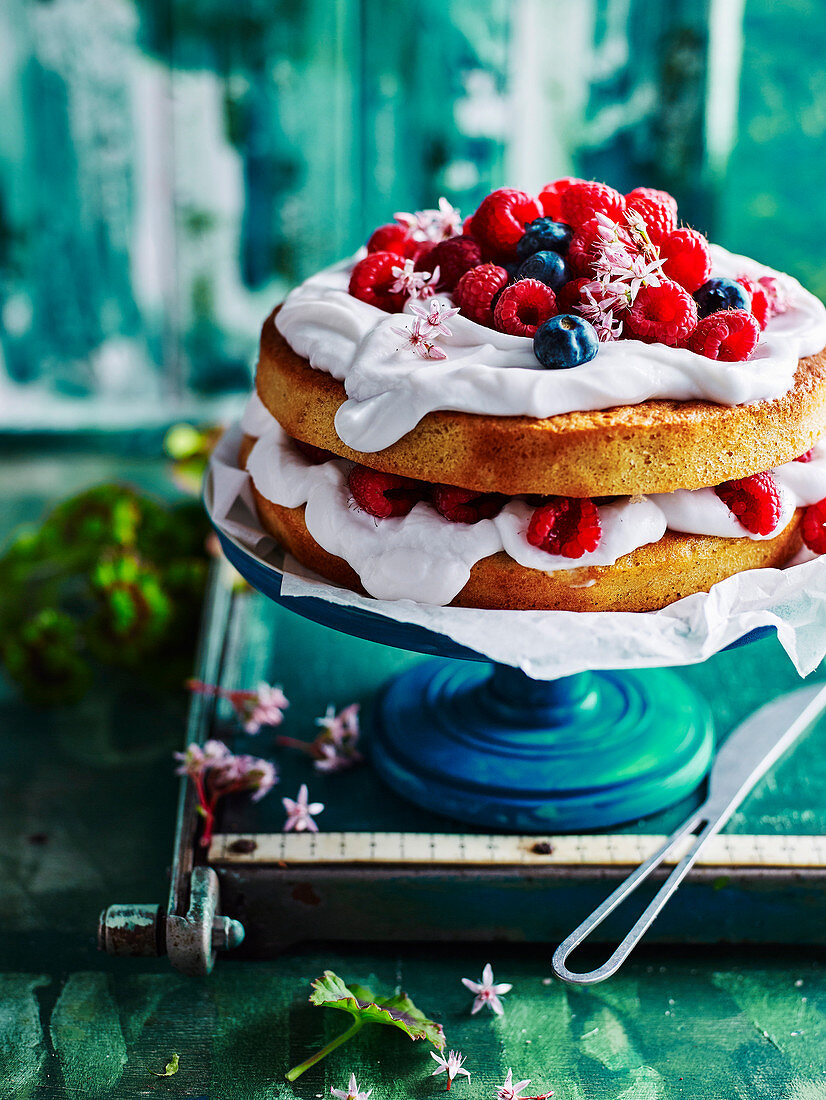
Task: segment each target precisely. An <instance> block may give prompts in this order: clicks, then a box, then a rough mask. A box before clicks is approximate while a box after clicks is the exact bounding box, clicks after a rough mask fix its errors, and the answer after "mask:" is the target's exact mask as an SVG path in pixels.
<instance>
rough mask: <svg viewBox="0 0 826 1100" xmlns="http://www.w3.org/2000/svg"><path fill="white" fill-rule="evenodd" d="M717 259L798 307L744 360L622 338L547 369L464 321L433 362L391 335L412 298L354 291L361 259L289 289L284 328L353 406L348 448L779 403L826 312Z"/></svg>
mask: <svg viewBox="0 0 826 1100" xmlns="http://www.w3.org/2000/svg"><path fill="white" fill-rule="evenodd" d="M711 252H712V261H713V269H714V274H715V275H721V276H726V277H736V276H739V275H748V276H750V277H752V278H759V277H760V276H761V275H773V276H775V277H776V278H777V279H778V280H779V281H780V283H781V284H782V287H783V288H784V290H785V291H786V293H787V295H788V298H789V304H790V308H789V310H788V311H787V312H786V313H784V314H781V315H780V316H778V317H774V318H772V320H771V321H770V322H769V324H768V326H767V328H766V330H765V332H764V333H763V334H762V336H761V339H760V342H759V344H758V346H757V348H756V350H755V352H754V355H753V357H752V358H751V359H750V360H748V361H747V362H744V363H722V362H718V361H717V360H713V359H707V358H706V357H705V356H703V355H696V354H695V353H694V352H691V351H688V350H686V349H682V348H671V347H666V345H664V344H643V343H641V342H640V341H639V340H619V341H616V342H613V343H605V344H601V345H600V348H599V352H598V354H597V355H596V357H595V358H594V359H592V360H591V361H590V363H584V364H582V365H581V366H579V367H573V368H571V369H570V370H543V369H541V368H540V367H539V364H538V363H537V360H536V357H535V356H534V354H533V341H532V340H531V339H530V338H528V337H524V336H510V335H508V334H507V333H502V332H496V331H494V330H493V329H489V328H485V327H484V326H482V325H477V324H476V323H475V322H474V321H470V320H468V318H466V317H462V316H461V315H457V316H455V317H452V318H451V319H450V321H449V325H448V327H449V328H450V329H451V333H452V334H451V335H450V336H446V337H441V338H440V339H439V341H438V345H439V347H440V348H442V349H443V351H444V352H445V353H446V355H447V359H445V360H440V361H434V360H424V359H421V358H419V357H418V356H416V355H415V353H414V352H413V351H412V350H410V349H409V348H408V347H404V338H403V337H401V336H399V334H398V333H395V332H393V329H394V328H396V327H399V326H400V325H401V324H402V323H403V322H404V320H405V317H406V315H407V319H408V320H409V311H410V306H411V303H410V302H408V303H407V304H406V305H405V313H404V314H390V313H385V312H384V311H383V310H380V309H377V308H376V307H375V306H371V305H368V304H367V303H366V302H362V301H360V300H359V299H358V298H354V297H353V296H352V295H351V294H350V293H349V292H348V289H347V288H348V284H349V278H350V270H351V268H352V266H353V262H354V260H353V259H350V260H348V261H346V262H345V263H343V264H338V265H337V266H335V267H331V268H328V269H327V270H325V271H321V272H319V273H318V274H317V275H314V276H313V277H312V278H310V279H308V280H307V281H306V282H304V283H302V284H301V285H300V286H298V287H296V288H295V290H293V291H291V292H290V294H289V295H288V296H287V299H286V301H285V302H284V304H283V306H282V307H281V310H280V311H279V313H278V316H277V317H276V322H275V323H276V327H277V328H278V331H279V332H280V333H281V335H282V336H283V337H284V339H285V340H286V341H287V343H288V344H289V345H290V347H291V348H292V349H293V350H294V351H295V352H297V353H298V354H299V355H303V356H304V357H305V358H306V359H308V360H309V362H310V365H311V366H312V367H314V368H316V369H317V370H323V371H326V372H327V373H329V374H331V375H332V376H333V377H334V378H337V379H338V380H339V381H341V382H343V384H344V388H345V391H346V393H347V400H346V401H345V402H344V404H343V405H342V406H341V407H340V408H339V410H338V412H337V413H336V420H335V424H336V431H337V433H338V436H339V438H340V439H341V440H342V441H343V442H344V443H346V444H347V446H349V447H352V448H353V449H354V450H357V451H363V452H365V453H367V452H373V451H378V450H381V449H382V448H384V447H388V446H390V445H391V444H392V443H396V442H397V441H398V440H399V439H401V438H402V437H403V436H404V435H406V434H407V433H408V432H409V431H410V430H411V429H412V428H414V427H415V426H416V424H418V423H419V421H420V420H421V419H422V418H423V417H424V416H426V415H427V414H428V413H430V412H434V411H436V410H438V409H443V410H454V411H459V412H469V413H481V414H489V415H493V416H532V417H546V416H556V415H558V414H562V413H568V412H575V411H583V412H585V411H589V410H594V409H607V408H611V407H613V406H615V405H638V404H640V403H642V402H643V401H648V400H654V399H658V398H662V399H672V400H676V401H690V400H704V401H713V402H715V403H716V404H720V405H745V404H749V403H751V402H754V401H767V400H774V399H775V398H777V397H780V396H782V394H784V393H786V392H788V390H789V389H791V387H792V385H793V383H794V375H795V371H796V369H797V364H798V360H799V359H800V358H802V357H803V356H806V355H813V354H814V353H815V352H818V351H820V350H821V348H823V346H824V344H826V309H825V308H824V306H823V304H822V303H821V302H820V301H819V300H818V299H817V298H815V297H814V295H813V294H810V293H809V292H808V291H807V290H805V289H804V288H803V287H802V286H801V285H800V283H799V282H798V281H797V280H796V279H793V278H792V277H791V276H789V275H784V274H781V273H780V272H776V271H773V270H772V269H771V268H768V267H763V266H762V265H760V264H758V263H756V262H755V261H754V260H750V259H748V258H747V257H745V256H737V255H734V254H732V253H730V252H727V251H726V250H725V249H723V248H720V247H718V246H716V245H712V246H711ZM355 258H356V259H358V258H359V257H358V256H357V257H355ZM440 297H442V296H440ZM444 300H445V301H447V302H450V299H449V298H445V299H444ZM503 368H507V369H503Z"/></svg>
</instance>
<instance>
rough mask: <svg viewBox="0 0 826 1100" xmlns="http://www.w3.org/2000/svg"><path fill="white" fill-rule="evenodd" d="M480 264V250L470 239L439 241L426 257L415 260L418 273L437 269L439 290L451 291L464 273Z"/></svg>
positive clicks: (453, 238) (460, 238)
mask: <svg viewBox="0 0 826 1100" xmlns="http://www.w3.org/2000/svg"><path fill="white" fill-rule="evenodd" d="M481 262H482V250H481V249H480V248H479V245H478V244H477V243H476V241H474V240H473V238H472V237H450V238H449V239H448V240H446V241H440V242H439V243H438V244H437V245H436V247H435V248H432V249H431V250H430V251H429V252H428V253H427V255H425V256H420V257H419V258H418V260H416V267H417V268H418V270H419V271H434V270H435V269H436V268H437V267H438V269H439V290H453V288H454V287H455V286H456V284H457V283H458V282H459V280H460V279H461V277H462V276H463V275H464V273H465V272H466V271H470V270H471V268H474V267H478V266H479V265H480V264H481Z"/></svg>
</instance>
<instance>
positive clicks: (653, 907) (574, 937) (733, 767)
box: [551, 684, 826, 985]
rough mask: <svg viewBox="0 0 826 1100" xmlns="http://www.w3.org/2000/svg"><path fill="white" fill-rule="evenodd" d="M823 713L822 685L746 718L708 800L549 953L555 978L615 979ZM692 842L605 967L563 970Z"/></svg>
mask: <svg viewBox="0 0 826 1100" xmlns="http://www.w3.org/2000/svg"><path fill="white" fill-rule="evenodd" d="M824 710H826V684H814V685H812V686H811V687H804V688H800V689H799V690H797V691H793V692H790V693H789V694H787V695H781V696H780V698H779V699H775V700H774V701H773V702H771V703H766V705H765V706H762V707H760V708H759V709H758V710H756V711H755V712H754V714H752V715H750V716H749V717H748V718H747V719H746V720H745V721H744V722H741V723H740V725H739V726H738V727H737V728H736V729H735V730H734V732H733V733H732V734H731V735H730V736H729V737H728V738H727V739H726V741H725V742H724V743H723V746H722V748H721V749H720V751H719V752H718V753H717V757H716V759H715V761H714V764H713V765H712V769H711V773H710V775H709V781H708V796H707V798H706V800H705V802H704V803H703V804H702V806H700V807H698V809H697V810H695V811H694V812H693V813H692V814H691V816H690V817H689V818H688V819H687V820H686V821H685V822H683V824H682V825H681V826H680V827H679V828H678V829H677V830H676V831H675V832H673V833H672V834H671V836H670V837H669V838H668V839H667V840H666V842H665V843H664V844H663V845H662V847H661V848H659V849H658V850H657V851H656V852H654V854H653V855H651V856H649V857H648V859H647V860H646V861H645V862H644V863H641V864H640V866H639V867H638V868H637V869H636V870H635V871H633V872H632V873H631V874H630V875H629V876H628V878H627V879H625V881H624V882H622V883H621V884H620V885H619V886H618V887H617V889H616V890H615V891H614V892H613V894H611V895H610V896H609V897H607V898H606V899H605V901H604V902H603V903H602V905H600V906H599V908H597V909H595V910H594V912H593V913H592V914H591V915H590V917H587V918H586V919H585V920H584V921H583V922H582V924H580V925H579V927H578V928H576V929H575V930H574V931H573V932H572V933H571V934H570V936H568V938H567V939H566V940H564V941H563V943H561V944H560V945H559V947H558V948H557V949H556V951H555V952H554V957H553V962H552V964H551V966H552V968H553V972H554V974H556V976H557V977H558V978H561V979H562V980H563V981H565V982H571V983H574V984H576V985H594V984H595V983H597V982H603V981H605V979H606V978H610V977H611V975H612V974H616V972H617V971H618V970H619V968H620V967H621V966H622V964H623V963H624V962H625V960H626V959H627V958H628V956H629V955H630V954H631V952H632V951H633V949H634V948H635V947H636V945H637V944H638V943H639V941H640V940H641V939H642V937H643V936H644V935H645V933H646V932H647V931H648V929H649V928H650V927H651V925H652V924H653V922H654V920H655V919H656V917H657V916H658V915H659V913H660V912H662V910H663V908H664V907H665V905H666V903H667V902H668V900H669V898H670V897H671V895H672V894H673V893H674V892H675V890H676V889H677V887H678V886H679V885H680V883H681V882H682V881H683V879H684V878H685V876H686V875H687V874H688V872H689V870H690V869H691V867H692V866H693V865H694V862H695V861H696V859H697V857H698V856H699V855H700V853H701V852H702V850H703V848H704V846H705V844H706V843H707V842H708V841H709V840H710V839H711V837H713V836H715V835H716V834H717V833H719V832H720V830H721V829H722V827H723V826H724V825H725V823H726V822H727V821H728V819H729V818H730V817H731V815H732V814H733V813H734V811H735V810H736V809H737V807H738V806H739V805H740V803H741V802H742V801H743V799H744V798H745V797H746V795H747V794H748V793H749V791H750V790H751V789H752V787H753V786H754V785H755V784H756V783H757V781H758V780H759V779H761V778H762V777H763V776H764V775H765V773H766V772H767V771H768V770H769V768H770V767H771V766H772V765H773V764H774V763H776V762H777V761H778V760H779V759H780V757H781V756H782V755H783V754H784V753H785V752H786V750H787V749H789V748H791V746H792V745H793V744H794V743H795V741H796V740H797V739H798V737H800V735H801V734H802V733H804V732H805V731H806V730H807V729H809V727H810V726H812V725H813V723H814V722H815V720H816V719H817V718H818V717H819V716H820V715H821V714H822V713H823V711H824ZM698 829H699V830H700V831H699V833H698V834H697V837H696V839H695V841H694V843H693V844H692V846H691V847H690V848H689V850H688V851H687V852H686V854H685V855H684V856H683V858H682V859H681V860H680V861H679V862H678V863H677V864H676V865H675V867H674V870H673V871H672V872H671V874H670V875H669V876H668V878H667V879H666V880H665V882H664V883H663V885H662V887H661V888H660V889H659V890H658V891H657V893H656V895H655V896H654V898H653V900H652V901H651V902H650V903H649V905H648V906H647V908H646V909H645V910H644V912H643V913H642V915H641V916H640V917H639V919H638V920H637V922H636V924H635V925H634V926H633V928H632V929H631V931H630V932H629V933H628V935H627V936H626V937H625V939H624V940H623V941H622V943H620V945H619V947H617V949H616V950H615V951H614V953H613V955H611V957H610V958H609V959H608V961H607V962H605V963H603V965H602V966H600V967H598V968H597V969H596V970H591V971H589V972H588V973H584V974H578V973H575V972H574V971H572V970H569V969H568V967H567V966H566V965H565V961H566V959H567V958H568V956H569V955H570V954H571V952H572V951H574V950H575V949H576V948H577V947H579V946H581V944H583V943H584V942H585V940H586V939H587V938H588V936H589V935H590V934H591V933H592V932H593V931H594V929H595V928H597V927H598V926H599V925H600V924H602V922H603V921H604V920H605V918H606V917H607V916H608V914H609V913H612V912H613V911H614V909H616V908H617V906H618V905H619V904H620V903H621V902H623V901H624V900H625V899H626V898H627V897H628V896H629V895H630V894H631V893H632V892H633V891H634V890H636V888H637V887H638V886H639V885H640V883H641V882H643V881H644V880H645V879H646V878H648V876H649V875H650V874H651V872H652V871H653V870H654V868H655V867H657V866H659V864H660V863H662V861H663V860H664V859H665V857H666V856H667V855H668V853H669V852H670V851H671V849H672V848H673V847H674V845H675V844H677V843H678V842H679V841H680V840H682V839H683V838H684V837H685V836H688V835H689V834H691V833H695V832H697V830H698Z"/></svg>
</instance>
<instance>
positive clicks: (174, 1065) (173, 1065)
mask: <svg viewBox="0 0 826 1100" xmlns="http://www.w3.org/2000/svg"><path fill="white" fill-rule="evenodd" d="M178 1062H179V1055H177V1054H173V1055H172V1057H171V1058H170V1059H169V1061H168V1062H167V1063H166V1069H165V1070H164V1071H163V1073H157V1072H156V1071H155V1070H154V1069H153V1070H150V1073H153V1074H154V1075H155V1077H174V1076H175V1074H176V1073H177V1072H178Z"/></svg>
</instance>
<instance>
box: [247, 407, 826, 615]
mask: <svg viewBox="0 0 826 1100" xmlns="http://www.w3.org/2000/svg"><path fill="white" fill-rule="evenodd" d="M242 424H243V427H244V430H245V431H247V432H248V433H249V434H251V435H255V434H258V433H259V431H260V430H261V429H262V427H263V429H264V430H263V431H262V432H261V434H260V436H259V438H258V441H257V442H256V444H255V446H254V447H253V448H252V452H251V453H250V456H249V459H248V461H247V467H248V470H249V473H250V476H251V477H252V480H253V482H254V484H255V487H256V489H257V490H258V491H259V492H260V493H261V495H262V496H263V497H265V498H266V499H267V500H270V501H272V502H273V503H275V504H280V505H282V506H283V507H285V508H297V507H299V506H300V505H302V504H306V506H307V507H306V510H305V514H304V520H305V523H306V525H307V529H308V531H309V532H310V534H311V535H312V537H313V538H314V539H315V541H316V542H317V543H318V544H319V546H321V547H323V549H325V550H327V551H328V552H329V553H331V554H335V555H336V556H337V557H340V558H343V559H344V561H346V562H347V563H348V564H349V565H350V566H351V567H352V568H353V569H354V570H355V572H356V573H357V574H358V575H359V577H360V579H361V583H362V584H363V585H364V588H365V589H366V590H367V592H369V593H370V595H371V596H375V597H376V598H377V599H384V600H400V599H412V600H416V601H417V602H419V603H425V604H448V603H450V601H451V600H452V599H453V598H454V597H455V596H456V595H458V593H459V592H460V591H461V590H462V588H463V587H464V586H465V584H466V583H467V581H468V578H469V576H470V570H471V568H472V567H473V565H474V564H475V563H476V562H477V561H480V560H481V559H482V558H486V557H488V556H490V555H491V554H495V553H497V552H498V551H500V550H504V551H505V552H506V553H507V554H509V555H510V556H511V557H512V558H513V559H514V560H515V561H517V562H519V564H520V565H524V566H526V567H528V568H530V569H540V570H543V571H545V572H555V571H557V570H563V569H567V570H571V569H578V568H582V567H587V566H600V565H612V564H613V563H614V562H615V561H616V560H617V559H618V558H620V557H622V556H623V555H625V554H630V553H631V552H632V551H633V550H636V549H637V548H638V547H640V546H644V545H646V544H648V543H651V542H657V541H658V540H659V539H661V538H662V536H663V535H664V534H665V531H666V529H667V528H671V530H674V531H682V532H686V533H692V534H706V535H723V536H729V537H732V538H761V537H771V536H759V535H752V534H750V533H749V532H748V531H746V530H745V528H743V527H742V526H741V525H740V524H739V523H738V521H737V520H736V519H735V517H734V516H733V515H732V514H731V512H730V511H729V509H728V508H727V507H726V505H725V504H724V503H723V501H721V500H720V499H719V498H718V497H717V495H716V494H715V492H714V490H713V489H698V490H693V491H689V490H678V491H677V492H674V493H660V494H656V495H652V496H649V497H642V496H640V497H625V498H621V499H619V500H617V501H615V502H614V503H611V504H607V505H602V506H600V508H599V515H600V523H601V526H602V538H601V540H600V544H599V546H598V547H597V549H596V550H595V551H593V553H590V554H584V555H583V556H582V557H581V558H565V557H562V556H559V555H555V554H548V553H546V551H544V550H540V549H539V548H538V547H535V546H531V544H530V543H529V542H528V541H527V538H526V537H525V536H526V532H527V528H528V523H529V521H530V517H531V514H532V513H533V508H532V507H531V506H530V505H529V504H527V503H525V502H524V501H522V500H518V499H514V500H511V501H509V502H508V503H507V504H506V505H505V507H504V508H503V509H502V511H501V512H500V513H499V515H498V516H496V517H494V518H493V519H483V520H480V521H479V522H478V523H474V524H465V523H451V522H450V521H449V520H447V519H445V518H444V517H443V516H441V515H440V514H439V513H438V512H437V511H436V510H435V509H434V508H432V507H431V506H430V505H429V504H426V503H423V502H422V503H419V504H417V505H416V506H415V507H414V508H413V509H412V511H411V512H409V513H408V515H406V516H398V517H390V518H388V519H382V520H377V519H375V518H374V517H373V516H371V515H369V514H368V513H367V512H364V511H361V510H358V509H356V508H354V507H353V506H352V502H351V498H350V490H349V488H348V485H347V475H348V473H349V470H350V467H351V465H352V464H351V463H349V462H347V461H345V460H344V459H331V460H330V461H328V462H324V463H320V464H318V465H314V464H313V463H311V462H310V461H309V460H308V459H307V458H305V457H304V455H303V454H301V452H300V451H298V449H297V448H296V447H295V446H294V445H293V444H292V442H291V440H290V438H289V436H287V435H286V433H285V432H284V430H283V429H282V428H281V426H280V425H279V424H278V422H277V421H276V420H275V419H274V417H272V416H271V414H270V413H269V412H268V411H267V410H266V409H265V408H264V406H263V405H262V404H261V402H260V400H259V398H258V397H257V396H255V395H254V396H253V397H252V398H251V400H250V403H249V406H248V408H247V412H246V413H245V414H244V420H243V422H242ZM254 428H255V429H256V430H253V429H254ZM773 473H774V476H775V479H776V481H777V483H778V486H779V489H780V495H781V501H782V515H781V519H780V525H779V527H778V528H777V530H780V529H781V528H782V527H783V526H785V525H786V523H788V522H789V520H790V519H791V516H792V513H793V512H794V509H795V508H796V507H798V506H800V505H805V504H813V503H815V501H818V500H821V499H822V498H823V497H824V496H826V445H823V444H819V445H818V446H817V447H816V448H815V455H814V458H813V459H812V461H811V462H807V463H802V462H790V463H787V464H786V465H785V466H781V467H779V468H778V469H777V470H774V471H773Z"/></svg>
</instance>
